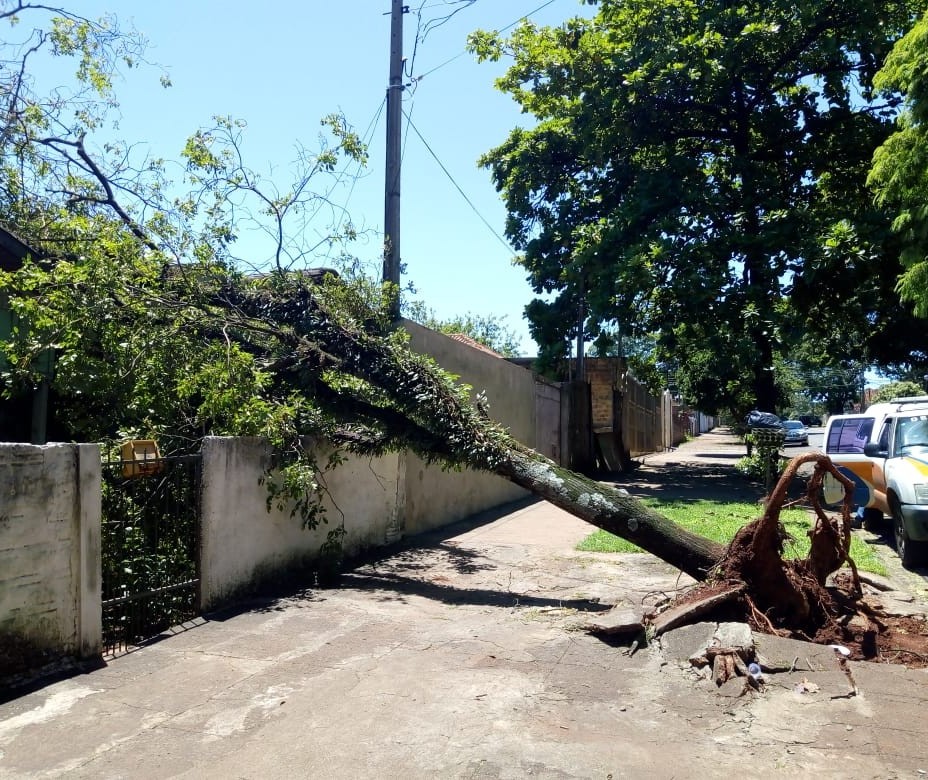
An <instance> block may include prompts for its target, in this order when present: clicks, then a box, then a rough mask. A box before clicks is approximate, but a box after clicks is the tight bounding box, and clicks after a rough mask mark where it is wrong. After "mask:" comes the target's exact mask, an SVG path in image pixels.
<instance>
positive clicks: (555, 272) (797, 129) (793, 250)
mask: <svg viewBox="0 0 928 780" xmlns="http://www.w3.org/2000/svg"><path fill="white" fill-rule="evenodd" d="M597 5H598V7H599V10H598V12H597V14H596V15H595V16H594V17H593V18H592V19H573V20H570V21H568V22H567V23H565V24H564V25H563V26H561V27H559V28H538V27H536V26H534V25H532V24H531V23H528V22H526V23H524V24H522V25H521V26H520V27H519V28H517V29H516V30H515V31H514V32H513V33H512V34H511V36H510V37H509V38H508V39H504V38H502V37H501V36H500V35H498V34H496V33H485V32H480V33H475V34H474V35H473V36H472V37H471V46H472V48H473V50H474V51H475V52H476V54H477V56H478V58H480V59H494V60H495V59H499V58H502V57H503V56H505V55H509V56H511V57H512V65H511V67H510V68H509V70H508V72H507V73H506V75H504V76H503V77H502V78H501V79H499V80H498V82H497V84H498V86H499V88H500V89H501V90H503V91H504V92H507V93H509V94H510V95H512V97H513V98H514V100H515V101H516V102H517V103H518V104H519V105H520V106H521V108H522V110H523V111H524V112H526V113H527V114H530V115H532V116H533V117H535V118H536V119H537V125H536V126H535V127H534V128H533V129H531V130H526V129H522V128H517V129H515V130H513V131H512V132H511V133H510V135H509V137H508V139H507V140H506V141H504V142H503V143H502V144H501V145H500V146H498V147H497V148H495V149H493V150H492V151H490V152H489V153H487V154H486V155H485V156H484V158H483V160H482V162H483V164H484V165H486V166H487V167H489V168H490V170H491V172H492V175H493V179H494V181H495V183H496V186H497V188H498V189H499V191H500V192H501V193H502V195H503V198H504V200H505V203H506V206H507V209H508V211H509V218H508V222H507V234H508V236H509V237H510V239H511V240H512V241H513V242H514V245H516V246H517V247H518V248H520V249H521V250H523V251H524V260H523V262H524V265H525V267H526V268H527V269H528V271H529V273H530V278H531V281H532V283H533V285H534V287H535V289H536V291H537V292H539V293H540V292H546V293H551V292H556V293H557V295H556V297H555V298H554V299H553V300H541V299H539V300H536V301H534V302H533V303H532V304H531V305H530V306H529V307H528V309H527V313H528V316H529V318H530V322H531V327H532V330H533V336H534V337H535V339H536V341H539V343H540V344H541V345H542V353H543V355H544V356H545V357H547V358H549V359H553V358H556V357H558V356H560V355H562V354H563V353H564V352H565V350H566V346H567V344H568V343H569V341H570V340H571V339H572V338H573V337H574V336H575V335H576V329H577V325H576V323H577V320H578V317H577V313H578V311H579V310H580V307H581V304H583V305H585V307H586V311H587V313H588V314H587V317H586V322H585V332H586V335H587V336H588V337H591V338H595V337H596V336H597V335H598V332H599V330H600V329H601V328H603V327H604V326H607V327H608V326H613V325H617V326H618V328H619V329H620V330H621V332H623V333H627V334H630V335H637V334H642V333H652V332H653V333H657V334H658V352H659V355H658V357H659V360H662V361H665V362H667V363H669V364H671V363H672V364H674V365H676V366H677V367H678V377H677V384H678V386H680V388H681V391H683V392H684V394H685V395H687V396H688V397H689V398H690V399H691V400H693V401H695V402H696V403H698V404H699V405H700V406H701V407H702V408H705V409H707V410H716V409H719V410H720V409H731V410H735V411H739V410H743V409H745V408H746V407H750V406H757V407H760V408H766V409H773V408H774V407H775V406H776V405H777V402H778V400H779V397H780V394H779V392H778V389H777V381H776V376H775V370H776V365H777V357H778V355H781V356H783V357H785V358H788V352H789V348H790V346H791V345H792V344H794V343H796V341H797V339H798V335H797V333H796V332H795V331H796V326H797V324H799V323H801V324H805V322H806V320H807V319H808V317H809V306H810V303H811V302H812V301H813V300H814V296H815V295H817V296H820V297H825V293H826V291H827V288H825V289H823V286H824V285H825V284H827V282H828V281H830V279H829V277H830V276H831V275H833V274H834V273H835V271H836V270H838V269H839V268H843V269H844V270H845V272H846V271H847V269H853V273H854V275H858V274H859V275H862V276H863V277H865V278H870V277H872V276H878V275H879V263H878V262H877V261H879V260H881V259H882V258H883V256H884V252H886V251H887V250H888V247H886V246H885V245H884V243H883V238H884V236H885V232H886V225H887V220H886V219H885V217H882V218H881V216H880V214H879V213H876V212H875V211H874V209H873V206H872V204H871V203H870V202H869V199H868V198H867V196H866V193H865V192H864V189H865V188H864V187H863V183H864V180H865V176H866V172H867V170H868V167H869V163H870V157H871V155H872V151H873V149H875V148H876V146H877V145H879V144H880V143H881V142H882V141H883V140H884V139H885V137H886V135H887V133H888V131H889V123H890V122H891V120H892V115H893V110H894V108H895V105H896V102H897V101H896V100H895V99H894V98H893V97H892V96H890V97H888V98H882V97H877V96H874V94H873V92H872V88H871V84H872V78H873V75H874V73H875V72H876V70H877V69H878V67H879V66H880V64H881V62H882V60H883V58H884V56H885V55H886V53H887V52H888V51H889V48H890V47H891V45H892V43H893V42H894V41H895V40H896V39H897V38H898V37H899V36H900V35H901V34H902V32H903V31H904V30H905V29H907V28H908V26H909V25H910V24H911V23H912V21H913V20H914V19H915V18H916V15H917V14H920V13H921V11H922V10H923V9H924V2H882V3H875V2H871V1H870V0H851V1H850V2H798V3H797V2H794V1H792V0H791V1H790V2H786V0H773V2H764V3H759V2H737V3H725V4H719V3H714V2H708V1H707V0H695V1H694V2H687V3H683V2H678V1H677V0H601V2H598V3H597ZM852 249H853V250H855V251H853V252H852V251H851V250H852ZM890 257H891V255H890ZM890 262H892V260H890ZM839 300H841V299H840V298H839ZM858 301H859V298H857V297H855V298H854V299H853V300H852V301H848V303H850V304H851V306H852V307H853V305H854V304H856V303H857V302H858ZM863 303H865V304H866V306H865V307H864V308H863V310H862V313H861V315H860V317H859V318H857V317H855V318H854V320H853V326H854V327H856V328H861V329H863V328H868V327H869V328H872V326H873V323H872V320H873V317H872V316H871V317H870V318H869V321H868V316H867V314H868V313H871V312H874V311H876V310H879V306H880V302H878V301H866V300H864V301H863ZM820 311H821V312H822V315H824V316H827V317H828V318H829V321H831V322H834V321H835V318H836V317H839V316H841V313H840V312H836V311H834V310H832V309H828V308H821V309H820ZM815 316H816V317H818V315H815ZM843 319H844V320H846V319H847V317H846V316H844V317H843ZM851 356H852V353H851V351H850V349H846V350H845V351H844V352H842V354H841V356H840V357H842V358H848V357H851ZM855 357H856V358H857V359H860V357H861V356H860V355H856V356H855Z"/></svg>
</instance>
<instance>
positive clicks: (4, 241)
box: [0, 227, 36, 271]
mask: <svg viewBox="0 0 928 780" xmlns="http://www.w3.org/2000/svg"><path fill="white" fill-rule="evenodd" d="M35 254H36V253H35V251H34V250H33V249H30V248H29V246H28V245H27V244H26V243H24V242H23V241H22V240H21V239H19V238H18V237H17V236H15V235H13V234H12V233H11V232H10V231H9V230H6V229H5V228H2V227H0V270H3V271H15V270H17V269H18V268H21V267H22V264H23V260H25V259H26V256H27V255H33V256H34V255H35Z"/></svg>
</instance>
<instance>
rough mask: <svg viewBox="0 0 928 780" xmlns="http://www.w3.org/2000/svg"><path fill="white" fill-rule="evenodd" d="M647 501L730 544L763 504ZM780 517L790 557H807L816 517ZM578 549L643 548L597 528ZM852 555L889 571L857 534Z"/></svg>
mask: <svg viewBox="0 0 928 780" xmlns="http://www.w3.org/2000/svg"><path fill="white" fill-rule="evenodd" d="M642 503H643V504H645V505H646V506H648V507H650V508H651V509H654V510H655V511H657V512H660V513H661V514H663V515H666V516H667V517H669V518H670V519H671V520H673V521H674V522H675V523H677V525H680V526H682V527H683V528H686V529H687V530H688V531H692V532H693V533H696V534H699V535H700V536H705V537H706V538H707V539H711V540H712V541H714V542H718V543H719V544H728V543H729V542H730V541H731V540H732V538H733V537H734V535H735V533H736V532H737V531H738V529H739V528H741V527H742V526H743V525H745V524H746V523H749V522H750V521H751V520H755V519H756V518H757V517H759V516H760V514H761V508H760V505H759V504H754V503H743V502H722V501H707V500H700V501H669V502H662V501H657V500H655V499H645V500H643V501H642ZM780 520H781V521H782V522H783V525H784V526H785V527H786V531H787V533H789V535H790V536H791V537H793V538H792V541H788V542H787V544H786V557H787V558H804V557H805V556H806V555H807V554H808V552H809V536H808V533H807V532H808V530H809V529H810V528H811V527H812V518H811V517H810V515H809V513H808V512H806V511H805V510H804V509H787V510H786V511H785V512H782V513H781V514H780ZM577 549H578V550H583V551H586V552H611V553H617V552H623V553H639V552H643V550H642V549H641V548H640V547H638V546H636V545H634V544H632V543H631V542H627V541H625V539H621V538H619V537H618V536H615V535H613V534H610V533H608V532H607V531H603V530H597V531H594V532H593V533H592V534H590V535H589V536H588V537H586V538H585V539H583V541H581V542H580V544H578V545H577ZM851 557H852V558H853V559H854V563H856V564H857V567H858V568H859V569H860V570H861V571H869V572H873V573H874V574H882V575H885V574H887V573H888V572H887V570H886V567H885V566H884V565H883V563H882V561H880V559H879V558H878V557H877V555H876V553H875V552H874V550H873V548H872V547H871V545H869V544H866V543H865V542H863V541H862V540H861V539H859V538H858V537H857V536H852V537H851Z"/></svg>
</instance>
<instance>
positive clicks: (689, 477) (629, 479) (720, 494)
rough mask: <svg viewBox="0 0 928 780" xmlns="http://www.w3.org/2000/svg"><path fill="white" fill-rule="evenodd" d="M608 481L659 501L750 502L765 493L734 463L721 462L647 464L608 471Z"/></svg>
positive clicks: (632, 492) (721, 456)
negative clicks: (621, 471) (623, 471)
mask: <svg viewBox="0 0 928 780" xmlns="http://www.w3.org/2000/svg"><path fill="white" fill-rule="evenodd" d="M700 457H707V456H705V455H700ZM709 457H718V458H724V457H726V456H724V455H710V456H709ZM609 484H611V485H614V486H615V487H619V488H625V489H626V490H627V491H628V492H629V493H631V494H632V495H633V496H636V497H640V498H656V499H659V500H661V501H696V500H699V499H711V500H715V501H739V502H749V503H753V502H755V501H759V500H760V499H762V498H763V496H764V490H763V487H762V486H761V485H758V484H756V483H754V482H751V481H750V480H748V478H747V477H745V476H744V475H743V474H741V473H739V472H738V471H736V470H735V467H734V466H733V465H726V464H721V463H665V464H659V465H653V466H650V465H647V464H646V465H644V466H642V467H641V468H639V469H637V470H635V471H633V472H631V473H630V474H613V475H611V476H610V479H609Z"/></svg>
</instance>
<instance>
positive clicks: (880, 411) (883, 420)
mask: <svg viewBox="0 0 928 780" xmlns="http://www.w3.org/2000/svg"><path fill="white" fill-rule="evenodd" d="M823 449H824V451H825V454H826V455H828V457H829V458H831V460H832V462H833V463H834V464H835V465H836V466H838V468H839V470H840V471H841V472H842V473H843V474H844V475H845V476H847V477H849V478H850V479H851V480H852V481H853V482H854V503H855V504H856V505H857V507H858V514H859V515H861V517H862V519H863V521H864V523H865V524H867V525H868V527H869V526H872V525H874V524H876V523H877V522H880V521H882V519H883V517H884V515H887V516H889V517H890V518H892V521H893V535H894V537H895V542H896V549H897V550H898V551H899V557H900V558H901V559H902V563H903V565H904V566H906V567H911V566H914V565H917V564H918V563H921V562H923V561H925V560H928V396H917V397H909V398H894V399H893V400H892V401H890V402H889V403H885V404H874V405H873V406H871V407H870V408H869V409H867V411H866V412H864V413H863V414H848V415H837V416H835V417H832V418H831V419H830V420H829V421H828V425H827V427H826V429H825V438H824V441H823ZM843 497H844V489H843V488H842V487H841V485H840V484H839V483H838V482H837V481H836V480H833V479H826V480H825V501H826V503H828V504H830V505H833V504H837V503H840V501H841V500H842V499H843Z"/></svg>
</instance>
